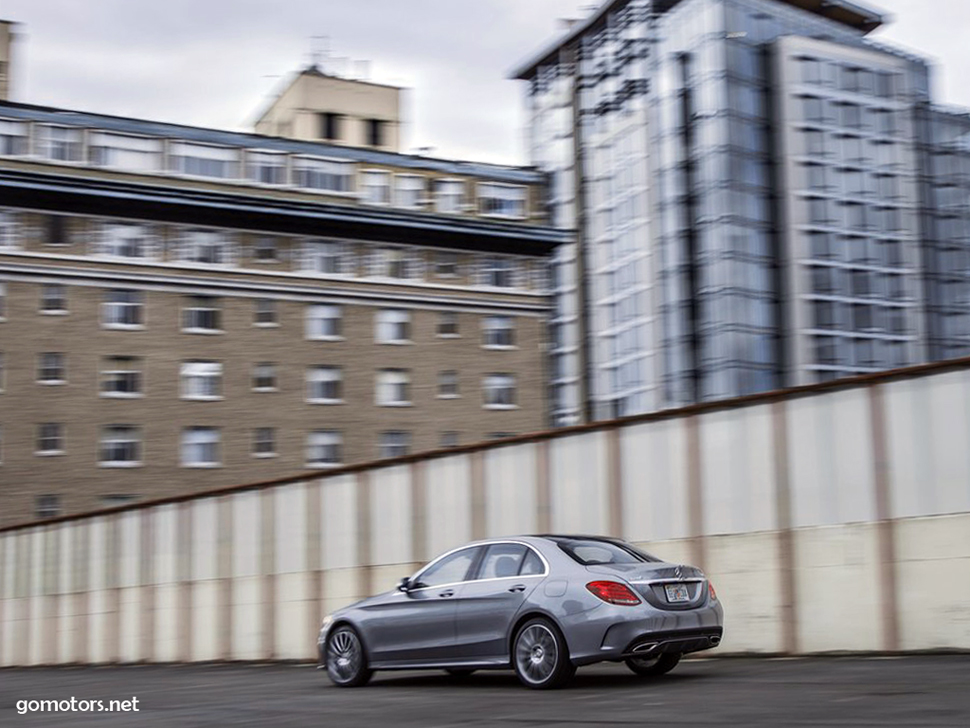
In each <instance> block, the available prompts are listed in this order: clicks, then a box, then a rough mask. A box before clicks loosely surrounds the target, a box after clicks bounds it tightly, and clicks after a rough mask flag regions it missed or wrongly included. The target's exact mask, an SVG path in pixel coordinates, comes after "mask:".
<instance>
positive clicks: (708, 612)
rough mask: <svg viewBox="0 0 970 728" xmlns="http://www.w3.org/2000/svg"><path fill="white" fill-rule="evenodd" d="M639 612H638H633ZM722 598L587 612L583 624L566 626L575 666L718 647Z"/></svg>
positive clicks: (720, 631)
mask: <svg viewBox="0 0 970 728" xmlns="http://www.w3.org/2000/svg"><path fill="white" fill-rule="evenodd" d="M634 610H635V611H634ZM723 616H724V612H723V610H722V609H721V605H720V603H719V602H710V601H709V602H708V603H707V604H706V605H705V606H703V607H700V608H698V609H692V610H690V611H684V612H667V611H661V610H656V609H653V608H650V607H647V605H643V607H641V608H631V607H616V606H610V607H607V608H606V609H596V610H594V611H593V612H587V613H586V614H585V617H586V618H585V619H584V620H583V621H582V622H581V623H576V624H572V625H570V624H565V625H563V626H564V633H565V635H566V641H567V642H568V643H569V653H570V657H571V659H572V662H573V663H574V664H575V665H589V664H592V663H594V662H601V661H604V660H623V659H626V658H628V657H655V656H657V655H659V654H663V653H673V652H676V653H681V654H686V653H689V652H699V651H701V650H710V649H713V648H715V647H717V646H718V645H719V644H720V642H721V637H722V636H723V633H724V629H723Z"/></svg>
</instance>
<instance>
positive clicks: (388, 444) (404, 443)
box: [378, 430, 411, 458]
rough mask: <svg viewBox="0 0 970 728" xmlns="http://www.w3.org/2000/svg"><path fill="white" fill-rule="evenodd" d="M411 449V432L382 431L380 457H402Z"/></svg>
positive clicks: (379, 448)
mask: <svg viewBox="0 0 970 728" xmlns="http://www.w3.org/2000/svg"><path fill="white" fill-rule="evenodd" d="M410 451H411V433H410V432H402V431H401V430H388V431H386V432H382V433H381V436H380V443H379V444H378V457H380V458H402V457H404V456H405V455H407V454H408V453H409V452H410Z"/></svg>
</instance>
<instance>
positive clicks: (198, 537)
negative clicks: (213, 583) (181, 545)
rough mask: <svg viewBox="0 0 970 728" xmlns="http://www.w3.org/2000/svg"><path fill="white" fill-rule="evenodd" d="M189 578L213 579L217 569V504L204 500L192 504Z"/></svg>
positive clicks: (216, 574)
mask: <svg viewBox="0 0 970 728" xmlns="http://www.w3.org/2000/svg"><path fill="white" fill-rule="evenodd" d="M190 545H191V550H190V554H191V555H190V559H191V567H190V572H189V573H190V578H191V579H193V580H195V581H204V580H208V579H215V578H216V577H217V576H218V569H219V503H218V501H216V499H215V498H206V499H204V500H199V501H196V502H194V503H193V504H192V542H191V544H190Z"/></svg>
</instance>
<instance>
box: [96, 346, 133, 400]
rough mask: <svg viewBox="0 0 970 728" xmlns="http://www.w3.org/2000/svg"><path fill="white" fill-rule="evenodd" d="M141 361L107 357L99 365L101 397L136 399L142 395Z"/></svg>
mask: <svg viewBox="0 0 970 728" xmlns="http://www.w3.org/2000/svg"><path fill="white" fill-rule="evenodd" d="M141 366H142V364H141V359H139V358H137V357H134V356H109V357H105V358H104V360H103V361H102V364H101V396H102V397H138V396H140V395H141V394H142V373H141Z"/></svg>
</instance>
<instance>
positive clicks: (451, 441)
mask: <svg viewBox="0 0 970 728" xmlns="http://www.w3.org/2000/svg"><path fill="white" fill-rule="evenodd" d="M438 445H439V447H442V448H449V447H458V433H457V432H454V431H453V430H452V431H447V432H442V433H441V439H440V440H439V442H438Z"/></svg>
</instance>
